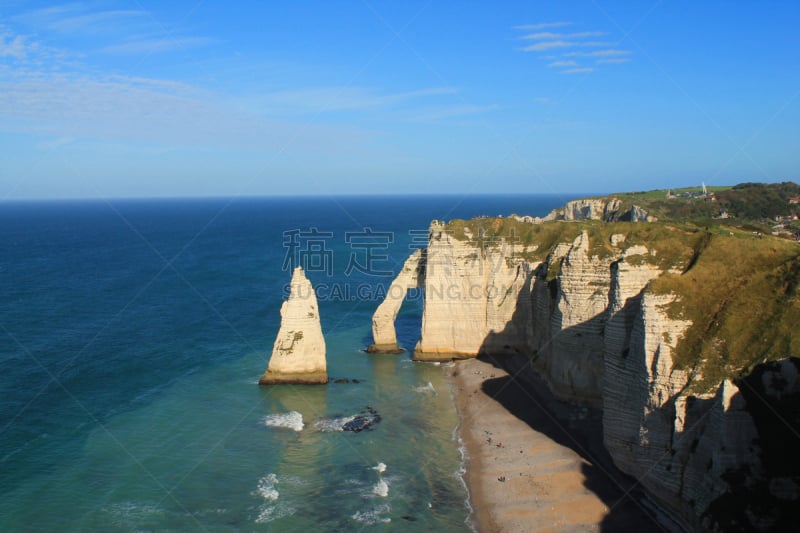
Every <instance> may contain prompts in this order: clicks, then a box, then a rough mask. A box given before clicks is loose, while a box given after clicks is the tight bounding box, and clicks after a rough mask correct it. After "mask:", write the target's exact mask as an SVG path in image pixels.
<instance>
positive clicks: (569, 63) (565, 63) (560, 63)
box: [547, 61, 578, 68]
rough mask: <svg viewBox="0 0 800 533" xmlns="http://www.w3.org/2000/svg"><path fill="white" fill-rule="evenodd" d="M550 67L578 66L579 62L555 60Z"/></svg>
mask: <svg viewBox="0 0 800 533" xmlns="http://www.w3.org/2000/svg"><path fill="white" fill-rule="evenodd" d="M547 66H548V67H555V68H557V67H576V66H578V64H577V63H576V62H575V61H553V62H552V63H550V64H549V65H547Z"/></svg>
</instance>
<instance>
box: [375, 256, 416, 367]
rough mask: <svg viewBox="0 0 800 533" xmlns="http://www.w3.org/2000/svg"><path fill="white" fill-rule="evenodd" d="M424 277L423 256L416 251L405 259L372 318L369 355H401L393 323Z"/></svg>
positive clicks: (401, 350)
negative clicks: (407, 295) (401, 307)
mask: <svg viewBox="0 0 800 533" xmlns="http://www.w3.org/2000/svg"><path fill="white" fill-rule="evenodd" d="M424 276H425V256H424V255H423V250H417V251H415V252H414V253H413V254H411V256H410V257H409V258H408V259H406V262H405V263H404V264H403V268H402V269H401V270H400V273H399V274H398V275H397V277H396V278H395V279H394V281H392V284H391V285H390V286H389V289H388V290H387V292H386V298H384V300H383V302H381V304H380V305H379V306H378V309H376V310H375V314H374V315H373V316H372V339H373V344H371V345H370V346H369V348H367V351H368V352H369V353H390V354H392V353H402V352H403V349H402V348H400V347H399V346H398V345H397V333H396V331H395V327H394V321H395V319H396V318H397V313H398V312H399V311H400V306H401V305H402V304H403V300H404V299H405V297H406V294H407V293H408V291H409V289H416V288H419V287H420V285H421V283H422V281H423V280H424Z"/></svg>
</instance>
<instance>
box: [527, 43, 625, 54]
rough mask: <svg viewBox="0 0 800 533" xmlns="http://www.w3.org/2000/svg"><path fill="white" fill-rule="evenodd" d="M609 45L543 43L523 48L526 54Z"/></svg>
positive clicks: (607, 44)
mask: <svg viewBox="0 0 800 533" xmlns="http://www.w3.org/2000/svg"><path fill="white" fill-rule="evenodd" d="M610 44H611V43H608V42H602V41H543V42H540V43H536V44H532V45H530V46H526V47H525V48H523V50H524V51H526V52H544V51H546V50H552V49H554V48H591V47H600V46H609V45H610Z"/></svg>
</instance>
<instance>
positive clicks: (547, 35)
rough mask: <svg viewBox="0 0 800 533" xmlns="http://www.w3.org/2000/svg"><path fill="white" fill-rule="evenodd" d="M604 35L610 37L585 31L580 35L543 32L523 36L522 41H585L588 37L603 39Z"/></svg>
mask: <svg viewBox="0 0 800 533" xmlns="http://www.w3.org/2000/svg"><path fill="white" fill-rule="evenodd" d="M603 35H608V34H607V33H606V32H603V31H583V32H578V33H552V32H541V33H531V34H528V35H523V36H522V39H525V40H529V41H536V40H543V39H549V40H553V39H585V38H586V37H602V36H603Z"/></svg>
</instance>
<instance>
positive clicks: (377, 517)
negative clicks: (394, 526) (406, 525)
mask: <svg viewBox="0 0 800 533" xmlns="http://www.w3.org/2000/svg"><path fill="white" fill-rule="evenodd" d="M391 510H392V508H391V506H389V505H388V504H385V505H378V506H377V507H375V508H374V509H372V510H369V511H356V513H355V514H354V515H353V517H352V518H353V520H355V521H356V522H361V523H362V524H365V525H368V526H372V525H375V524H388V523H389V522H391V521H392V519H391V518H389V517H388V516H381V515H383V514H386V513H389V512H390V511H391Z"/></svg>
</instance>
